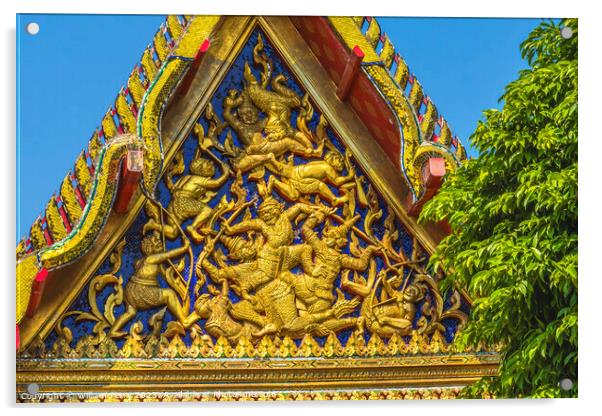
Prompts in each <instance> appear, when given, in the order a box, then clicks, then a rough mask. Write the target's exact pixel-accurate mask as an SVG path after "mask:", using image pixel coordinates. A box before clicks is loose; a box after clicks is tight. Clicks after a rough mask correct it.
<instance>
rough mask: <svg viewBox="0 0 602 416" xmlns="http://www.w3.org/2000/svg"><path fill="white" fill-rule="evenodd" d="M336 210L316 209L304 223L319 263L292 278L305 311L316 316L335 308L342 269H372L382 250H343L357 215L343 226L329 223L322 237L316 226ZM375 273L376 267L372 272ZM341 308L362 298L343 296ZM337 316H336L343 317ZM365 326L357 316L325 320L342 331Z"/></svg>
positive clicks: (374, 248)
mask: <svg viewBox="0 0 602 416" xmlns="http://www.w3.org/2000/svg"><path fill="white" fill-rule="evenodd" d="M331 212H332V211H327V212H324V211H315V212H313V213H312V214H311V215H310V216H309V218H308V219H307V220H306V221H305V222H304V224H303V226H302V227H301V235H302V236H303V240H304V241H305V242H306V243H307V244H308V245H309V246H310V247H311V248H312V251H313V256H314V257H315V264H314V265H313V269H311V270H307V269H306V270H304V271H305V273H304V274H302V275H292V276H291V277H289V279H290V281H291V282H292V284H293V287H294V290H295V295H296V296H297V299H298V304H300V306H301V310H302V311H303V312H304V313H309V314H312V315H316V314H323V313H327V312H328V311H329V310H331V308H332V304H333V302H334V301H335V298H334V294H333V292H334V282H335V280H336V279H337V277H338V276H339V273H340V272H341V270H342V269H349V270H356V271H365V270H366V269H367V268H368V265H369V263H370V259H371V257H372V255H373V254H374V253H375V252H376V251H378V250H380V248H378V247H375V246H368V247H367V248H366V249H365V250H364V251H363V253H362V255H361V257H359V258H356V257H352V256H349V255H347V254H343V253H342V251H341V250H342V248H343V247H345V246H346V245H347V244H348V239H347V234H348V233H349V230H350V229H351V227H352V226H353V224H354V223H355V222H356V221H357V220H358V219H359V216H355V217H353V218H351V219H349V220H347V221H345V222H344V223H343V224H342V225H340V226H338V227H335V226H332V225H331V224H330V223H327V225H326V227H325V230H324V231H323V238H320V237H319V235H318V233H317V232H316V231H315V230H314V228H315V227H316V226H317V225H318V224H322V223H324V221H325V219H326V215H327V214H329V213H331ZM372 265H373V266H374V263H372ZM374 273H375V269H374V267H372V268H371V270H370V274H371V275H373V274H374ZM339 298H340V299H339V300H338V301H337V303H338V306H337V308H340V307H342V305H343V304H346V305H348V306H351V305H353V306H357V305H358V304H359V302H358V301H355V300H352V301H345V300H343V299H342V298H341V296H339ZM340 316H342V315H340V314H339V316H336V318H339V317H340ZM356 324H357V325H358V326H361V320H360V321H358V319H357V318H346V319H332V320H330V321H325V322H322V325H324V326H325V327H326V328H328V329H330V330H333V331H339V330H341V329H344V328H348V327H350V326H354V325H356Z"/></svg>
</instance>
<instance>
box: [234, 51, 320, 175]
mask: <svg viewBox="0 0 602 416" xmlns="http://www.w3.org/2000/svg"><path fill="white" fill-rule="evenodd" d="M244 77H245V80H246V82H247V86H246V88H245V93H246V94H247V95H248V97H249V98H250V99H251V101H252V103H253V104H254V105H255V106H256V107H257V108H259V110H261V111H263V112H264V113H265V114H266V115H267V118H266V119H265V125H264V126H263V130H262V132H263V134H262V133H259V132H258V133H254V134H253V135H252V136H251V142H250V144H249V145H247V146H246V147H245V151H244V153H243V155H242V156H241V157H240V158H239V159H238V160H237V161H236V163H235V165H236V167H237V169H239V170H240V171H242V172H246V171H248V170H250V169H253V168H256V167H258V166H260V165H261V164H262V163H264V162H265V161H266V159H265V155H268V154H270V153H273V154H274V155H275V156H276V157H278V156H281V155H283V154H285V153H288V152H291V153H293V154H296V155H299V156H303V157H314V156H320V155H321V154H322V149H323V143H321V144H320V145H319V146H318V147H317V148H315V149H314V147H313V143H312V140H311V138H310V137H309V136H308V134H307V133H305V132H303V131H299V130H296V129H294V128H293V127H292V126H291V122H290V119H291V110H292V109H293V108H300V107H301V105H302V102H301V100H300V99H299V97H297V95H296V94H295V93H294V92H293V91H292V90H290V89H289V88H288V87H286V86H285V85H284V82H285V81H286V78H285V77H284V76H283V75H282V74H279V75H277V76H276V77H275V78H274V79H273V80H272V83H271V86H272V90H268V89H267V88H266V87H265V86H263V85H261V84H259V82H258V81H257V79H256V78H255V76H254V75H253V73H252V72H251V68H250V67H249V65H248V63H247V64H245V71H244Z"/></svg>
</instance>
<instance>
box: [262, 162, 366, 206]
mask: <svg viewBox="0 0 602 416" xmlns="http://www.w3.org/2000/svg"><path fill="white" fill-rule="evenodd" d="M267 160H269V162H268V163H267V165H266V166H267V168H268V169H269V170H271V171H272V172H274V173H277V174H279V175H280V176H283V177H285V178H286V179H287V181H286V182H282V181H281V180H279V179H277V178H276V177H275V176H270V178H269V180H268V191H269V192H271V191H272V189H274V188H276V190H277V191H278V192H279V193H280V194H281V195H282V196H284V197H285V198H287V199H289V200H291V201H297V200H298V199H299V198H300V197H301V196H302V195H310V194H318V195H320V197H322V198H323V199H325V200H326V201H328V202H329V203H330V204H332V205H333V206H336V205H341V204H343V203H345V202H346V201H347V200H348V194H347V193H345V195H343V196H341V197H337V196H335V195H334V193H333V192H332V190H331V189H330V188H329V187H328V185H327V184H326V182H325V181H327V182H329V183H331V184H332V185H334V186H336V187H340V186H342V185H345V184H349V185H352V186H355V183H354V182H351V181H353V180H354V175H353V173H352V171H351V170H350V171H349V174H348V175H346V176H341V173H342V172H343V169H344V168H345V163H344V159H343V156H341V154H340V153H339V152H337V151H336V150H330V151H328V152H327V153H326V156H324V160H314V161H311V162H308V163H305V164H302V165H291V164H288V163H282V162H279V161H278V160H276V158H275V157H274V155H273V154H270V155H268V157H267Z"/></svg>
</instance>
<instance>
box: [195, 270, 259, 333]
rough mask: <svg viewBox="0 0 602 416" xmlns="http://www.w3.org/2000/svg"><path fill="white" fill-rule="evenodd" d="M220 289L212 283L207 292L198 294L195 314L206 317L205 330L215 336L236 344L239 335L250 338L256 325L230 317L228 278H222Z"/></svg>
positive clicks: (230, 303) (230, 305)
mask: <svg viewBox="0 0 602 416" xmlns="http://www.w3.org/2000/svg"><path fill="white" fill-rule="evenodd" d="M221 282H222V289H221V291H219V290H217V289H215V288H214V287H213V285H209V286H208V290H209V293H203V294H202V295H200V296H199V297H198V299H197V301H196V303H195V311H196V314H197V315H198V316H199V317H200V318H202V319H206V320H207V321H206V322H205V331H207V333H208V334H209V335H211V336H213V337H215V338H220V337H224V338H226V339H227V340H228V341H229V342H230V343H231V344H232V345H236V343H237V342H238V340H239V339H240V338H241V337H244V338H246V339H251V337H252V336H253V332H255V331H256V330H257V327H255V326H253V325H251V324H249V323H248V322H247V321H243V323H239V322H237V321H235V320H234V319H233V318H232V316H231V315H232V309H233V305H232V302H231V301H230V298H229V297H228V293H229V288H228V280H226V279H223V280H222V281H221Z"/></svg>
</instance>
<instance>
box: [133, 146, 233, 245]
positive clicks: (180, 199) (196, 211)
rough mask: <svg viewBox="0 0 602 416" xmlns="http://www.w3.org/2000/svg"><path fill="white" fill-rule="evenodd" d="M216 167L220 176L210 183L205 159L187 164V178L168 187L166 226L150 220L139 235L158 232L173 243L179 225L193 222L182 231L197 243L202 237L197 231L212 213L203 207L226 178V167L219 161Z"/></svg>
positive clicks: (211, 168) (210, 165) (211, 172)
mask: <svg viewBox="0 0 602 416" xmlns="http://www.w3.org/2000/svg"><path fill="white" fill-rule="evenodd" d="M216 159H217V158H216ZM218 161H219V159H218ZM219 163H220V165H221V168H222V174H221V176H219V177H218V178H215V179H214V178H213V177H214V176H215V165H214V164H213V163H212V162H211V161H210V160H208V159H205V158H202V157H196V158H195V159H194V160H193V161H192V162H191V163H190V174H189V175H184V176H182V177H181V178H180V179H178V180H177V181H176V183H175V184H173V185H172V186H171V193H172V200H171V202H170V204H169V205H168V207H167V212H168V213H169V214H170V215H168V216H167V218H166V222H165V223H164V224H161V223H160V220H158V219H157V218H151V220H149V221H148V222H147V223H146V224H145V226H144V230H143V233H146V232H147V231H149V230H155V231H161V232H163V234H164V235H165V237H167V238H169V239H171V240H173V239H175V238H177V237H178V232H179V224H181V223H182V222H184V221H186V220H187V219H190V218H194V220H193V221H192V224H190V225H189V226H188V227H187V228H186V231H188V233H189V234H190V236H191V237H192V239H193V240H194V241H196V242H200V241H201V240H202V238H203V236H202V235H201V234H200V233H199V228H200V227H201V226H202V225H204V224H205V223H206V222H207V220H208V219H209V218H210V217H211V214H212V213H213V209H212V208H211V207H210V206H209V205H207V202H208V200H209V199H211V198H212V197H213V196H214V193H212V192H210V190H213V189H218V188H220V187H221V186H222V185H223V184H224V183H225V182H226V180H227V179H228V176H229V175H230V169H229V168H228V166H227V165H226V164H225V163H223V162H221V161H219Z"/></svg>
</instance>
